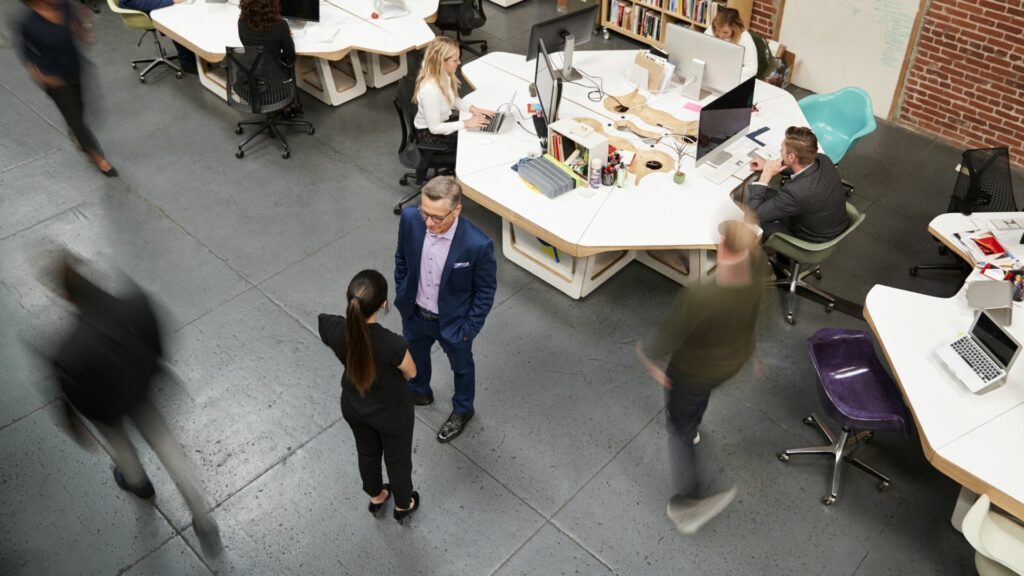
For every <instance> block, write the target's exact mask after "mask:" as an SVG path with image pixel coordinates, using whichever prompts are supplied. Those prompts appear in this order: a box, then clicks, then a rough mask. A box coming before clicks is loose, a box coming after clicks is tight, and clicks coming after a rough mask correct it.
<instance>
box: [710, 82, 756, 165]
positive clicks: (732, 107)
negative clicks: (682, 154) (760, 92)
mask: <svg viewBox="0 0 1024 576" xmlns="http://www.w3.org/2000/svg"><path fill="white" fill-rule="evenodd" d="M755 81H756V79H755V78H750V79H748V80H746V81H745V82H743V83H742V84H740V85H739V86H737V87H735V88H733V89H732V90H730V91H728V92H726V93H725V94H722V95H721V96H719V97H718V98H716V99H715V100H714V101H712V102H710V103H709V104H708V105H707V106H704V107H703V108H701V110H700V122H699V124H698V126H697V163H696V165H697V166H700V165H701V164H703V163H704V162H707V161H708V160H709V156H710V155H711V153H712V152H714V151H715V150H716V149H719V148H721V149H723V150H724V149H725V148H726V147H728V146H729V145H730V144H732V143H733V142H735V141H736V140H738V139H739V138H742V137H743V135H744V134H746V133H747V129H748V128H749V127H750V113H751V111H752V110H751V109H752V108H753V106H754V82H755ZM723 161H728V158H725V159H724V160H723ZM720 163H721V162H714V161H712V162H711V164H714V165H718V164H720Z"/></svg>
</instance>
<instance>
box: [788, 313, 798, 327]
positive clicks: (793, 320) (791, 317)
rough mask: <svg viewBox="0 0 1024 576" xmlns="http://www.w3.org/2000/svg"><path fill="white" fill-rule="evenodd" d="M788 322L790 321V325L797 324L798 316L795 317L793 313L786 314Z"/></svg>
mask: <svg viewBox="0 0 1024 576" xmlns="http://www.w3.org/2000/svg"><path fill="white" fill-rule="evenodd" d="M786 322H788V323H789V325H790V326H796V318H793V315H792V314H786Z"/></svg>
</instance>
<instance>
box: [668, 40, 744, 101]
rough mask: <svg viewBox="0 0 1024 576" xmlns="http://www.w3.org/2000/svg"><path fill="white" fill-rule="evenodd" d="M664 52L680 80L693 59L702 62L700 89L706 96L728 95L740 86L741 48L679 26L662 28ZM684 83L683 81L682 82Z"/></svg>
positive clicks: (741, 68)
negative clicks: (727, 93)
mask: <svg viewBox="0 0 1024 576" xmlns="http://www.w3.org/2000/svg"><path fill="white" fill-rule="evenodd" d="M665 52H667V53H668V61H669V62H671V63H672V64H674V65H675V67H676V72H675V74H677V75H680V76H677V78H681V75H682V74H684V71H685V70H687V69H689V67H690V62H691V61H692V60H694V59H697V60H701V61H703V62H704V76H703V79H702V84H701V87H702V88H703V89H705V90H707V91H709V92H712V93H716V94H721V93H723V92H728V91H729V90H732V89H733V88H735V87H736V85H737V84H739V83H740V78H741V77H742V72H743V46H740V45H739V44H733V43H732V42H727V41H725V40H719V39H718V38H715V37H714V36H708V35H707V34H704V33H703V32H697V31H696V30H690V29H689V28H686V27H684V26H680V25H678V24H668V25H667V26H665ZM681 79H683V80H686V79H685V78H681Z"/></svg>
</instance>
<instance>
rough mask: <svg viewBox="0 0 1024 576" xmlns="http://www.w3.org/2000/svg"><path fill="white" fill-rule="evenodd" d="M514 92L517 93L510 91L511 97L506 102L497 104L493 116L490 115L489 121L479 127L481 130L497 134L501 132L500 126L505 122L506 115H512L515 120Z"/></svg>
mask: <svg viewBox="0 0 1024 576" xmlns="http://www.w3.org/2000/svg"><path fill="white" fill-rule="evenodd" d="M516 94H518V92H513V93H512V99H511V100H509V101H508V104H502V105H501V106H498V110H497V111H496V112H495V113H494V116H492V117H491V121H490V122H488V123H487V125H486V126H484V127H483V128H481V129H480V131H481V132H487V133H489V134H497V133H499V132H501V127H502V125H503V124H504V123H505V117H506V116H512V120H515V106H516Z"/></svg>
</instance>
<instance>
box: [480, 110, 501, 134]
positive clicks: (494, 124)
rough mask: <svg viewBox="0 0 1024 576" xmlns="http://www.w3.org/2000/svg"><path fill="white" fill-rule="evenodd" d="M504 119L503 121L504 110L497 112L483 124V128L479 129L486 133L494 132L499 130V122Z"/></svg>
mask: <svg viewBox="0 0 1024 576" xmlns="http://www.w3.org/2000/svg"><path fill="white" fill-rule="evenodd" d="M504 121H505V113H504V112H498V113H497V114H495V115H494V117H493V118H491V121H490V122H488V123H487V126H484V127H483V128H481V129H480V131H481V132H487V133H490V134H494V133H496V132H497V131H498V130H501V123H502V122H504Z"/></svg>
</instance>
